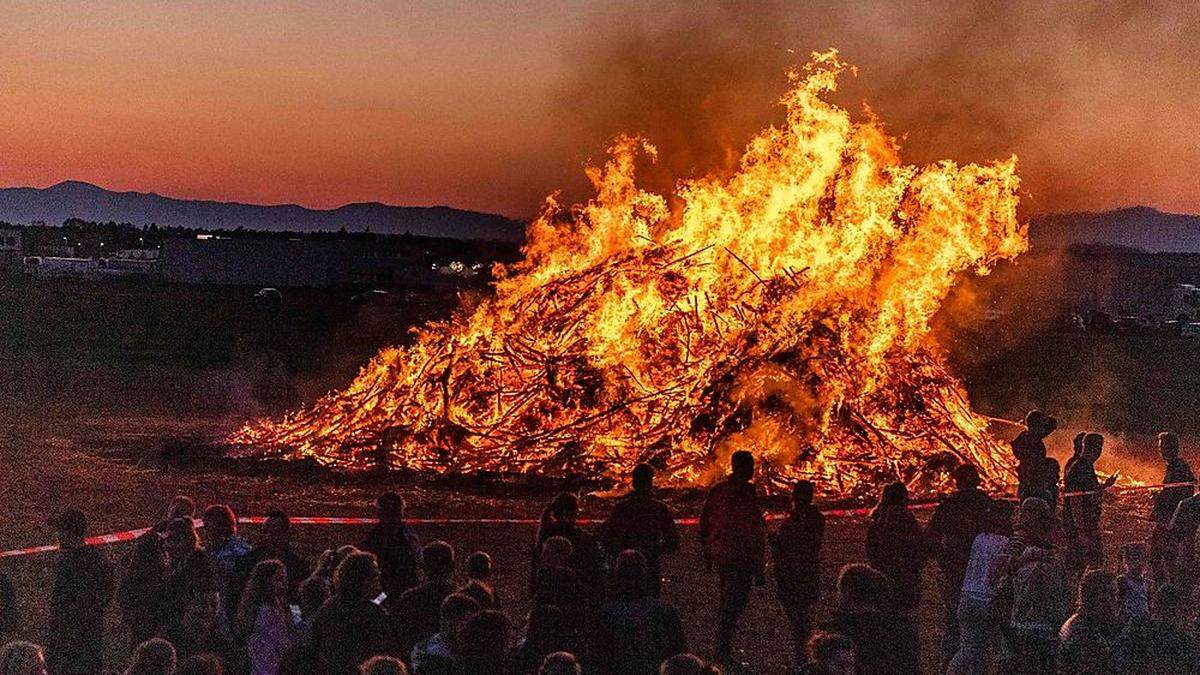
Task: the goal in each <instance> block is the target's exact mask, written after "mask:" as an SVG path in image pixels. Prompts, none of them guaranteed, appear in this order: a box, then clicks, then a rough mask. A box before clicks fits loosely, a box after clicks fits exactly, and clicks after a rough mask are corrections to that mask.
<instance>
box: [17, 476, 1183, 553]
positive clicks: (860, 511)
mask: <svg viewBox="0 0 1200 675" xmlns="http://www.w3.org/2000/svg"><path fill="white" fill-rule="evenodd" d="M1197 484H1198V483H1158V484H1155V485H1129V486H1125V487H1114V488H1111V489H1112V490H1113V491H1115V492H1136V491H1140V490H1154V489H1163V488H1173V487H1189V486H1196V485H1197ZM1089 494H1094V493H1091V492H1064V493H1063V494H1062V497H1063V498H1070V497H1082V496H1085V495H1089ZM997 499H1004V500H1007V501H1017V498H1016V497H1013V496H999V497H997ZM938 503H939V502H937V501H931V502H916V503H911V504H909V508H911V509H931V508H934V507H935V506H937V505H938ZM873 508H874V507H869V506H860V507H852V508H840V509H825V510H823V511H821V513H824V514H825V515H827V516H832V517H834V518H841V517H846V516H863V515H867V514H869V513H870V512H871V510H872V509H873ZM783 518H784V516H783V515H782V514H771V515H769V516H768V519H769V520H782V519H783ZM288 520H289V521H290V522H291V523H292V524H293V525H374V524H375V523H377V522H379V521H378V520H377V519H375V518H364V517H355V516H291V517H289V518H288ZM264 521H266V517H265V516H243V517H240V518H238V522H239V523H242V524H244V525H260V524H262V523H263V522H264ZM405 522H406V523H408V524H410V525H537V524H538V523H539V522H540V521H539V520H538V519H536V518H407V519H405ZM579 522H580V523H581V524H584V525H594V524H600V523H602V522H603V521H601V520H597V519H580V521H579ZM675 523H676V524H677V525H683V526H685V527H687V526H694V525H698V524H699V523H700V519H699V518H679V519H677V520H676V521H675ZM196 526H197V527H202V526H203V523H200V522H197V523H196ZM149 531H150V528H148V527H142V528H138V529H135V530H124V531H122V532H111V533H109V534H100V535H96V536H94V537H88V538H87V539H86V541H87V543H88V544H91V545H94V546H103V545H106V544H115V543H118V542H123V541H133V540H134V539H137V538H138V537H140V536H142V535H143V534H145V533H147V532H149ZM57 550H58V546H57V545H55V544H46V545H43V546H29V547H26V548H18V549H13V550H11V551H0V558H15V557H19V556H27V555H36V554H38V553H52V552H54V551H57Z"/></svg>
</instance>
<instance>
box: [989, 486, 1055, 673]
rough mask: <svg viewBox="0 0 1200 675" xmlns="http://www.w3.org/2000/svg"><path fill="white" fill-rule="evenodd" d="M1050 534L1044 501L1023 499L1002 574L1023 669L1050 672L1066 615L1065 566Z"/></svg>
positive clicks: (1048, 512)
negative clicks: (1055, 553) (1055, 551)
mask: <svg viewBox="0 0 1200 675" xmlns="http://www.w3.org/2000/svg"><path fill="white" fill-rule="evenodd" d="M1054 532H1055V519H1054V513H1053V512H1052V511H1051V510H1050V507H1049V505H1047V504H1046V502H1045V501H1043V500H1041V499H1038V498H1037V497H1030V498H1028V499H1026V500H1025V501H1023V502H1021V507H1020V509H1019V510H1018V512H1017V524H1016V529H1015V532H1014V533H1013V539H1012V542H1011V545H1010V548H1009V550H1010V553H1011V555H1010V556H1009V559H1008V561H1006V562H1005V564H1004V572H1003V574H1004V576H1005V577H1006V582H1005V587H1006V588H1007V589H1008V591H1007V592H1008V596H1009V597H1008V602H1009V604H1010V605H1011V609H1010V611H1009V625H1008V637H1009V641H1010V643H1011V645H1012V648H1013V651H1014V652H1015V656H1014V659H1015V666H1016V671H1017V672H1021V673H1036V674H1038V675H1049V674H1051V673H1053V672H1054V654H1055V651H1056V649H1057V644H1058V629H1059V627H1060V626H1062V623H1063V621H1064V620H1065V619H1066V617H1067V606H1068V592H1067V579H1066V570H1065V569H1064V567H1063V565H1062V563H1061V562H1060V561H1059V560H1058V558H1057V557H1056V556H1055V555H1054Z"/></svg>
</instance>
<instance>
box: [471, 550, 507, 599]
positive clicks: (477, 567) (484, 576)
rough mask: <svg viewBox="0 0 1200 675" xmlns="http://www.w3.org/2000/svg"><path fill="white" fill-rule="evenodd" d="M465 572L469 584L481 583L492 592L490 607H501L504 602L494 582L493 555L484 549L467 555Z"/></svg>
mask: <svg viewBox="0 0 1200 675" xmlns="http://www.w3.org/2000/svg"><path fill="white" fill-rule="evenodd" d="M463 572H464V573H466V575H467V585H470V584H471V583H477V584H481V585H482V586H483V587H484V588H486V589H487V590H488V592H490V593H491V596H492V605H493V606H492V607H490V608H489V609H500V606H501V605H502V604H503V603H501V602H500V597H499V595H497V593H496V586H495V585H494V584H493V583H492V557H491V556H490V555H488V554H487V553H484V552H483V551H475V552H474V553H472V554H471V555H469V556H467V560H466V562H465V563H464V564H463ZM460 590H461V589H460Z"/></svg>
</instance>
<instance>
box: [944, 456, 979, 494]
mask: <svg viewBox="0 0 1200 675" xmlns="http://www.w3.org/2000/svg"><path fill="white" fill-rule="evenodd" d="M950 477H951V478H953V479H954V487H956V488H958V489H959V490H974V489H975V488H978V487H979V469H976V468H975V465H974V464H966V463H963V464H959V465H958V466H956V467H954V471H953V472H952V473H951V474H950Z"/></svg>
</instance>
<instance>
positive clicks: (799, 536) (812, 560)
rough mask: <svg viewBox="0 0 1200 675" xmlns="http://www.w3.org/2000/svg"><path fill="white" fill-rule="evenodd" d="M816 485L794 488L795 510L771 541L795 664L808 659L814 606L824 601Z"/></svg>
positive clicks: (822, 529)
mask: <svg viewBox="0 0 1200 675" xmlns="http://www.w3.org/2000/svg"><path fill="white" fill-rule="evenodd" d="M812 502H813V484H812V483H811V482H810V481H806V480H801V481H797V482H796V484H795V485H793V486H792V510H791V511H790V512H789V513H788V515H787V519H786V520H784V521H783V524H782V525H780V526H779V531H778V532H776V533H775V535H774V536H773V537H771V553H772V557H773V559H774V562H775V582H776V591H777V594H778V597H779V604H780V605H782V606H783V613H784V615H786V616H787V619H788V623H789V624H790V625H791V628H792V646H793V649H794V651H795V655H796V664H797V665H799V664H802V663H804V661H805V658H806V652H805V649H806V646H807V645H808V636H809V633H810V632H811V631H812V605H813V603H814V602H816V601H817V600H819V599H820V598H821V543H822V541H823V539H824V536H825V516H824V515H822V513H821V511H820V510H818V509H817V508H816V507H814V506H813V503H812Z"/></svg>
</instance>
